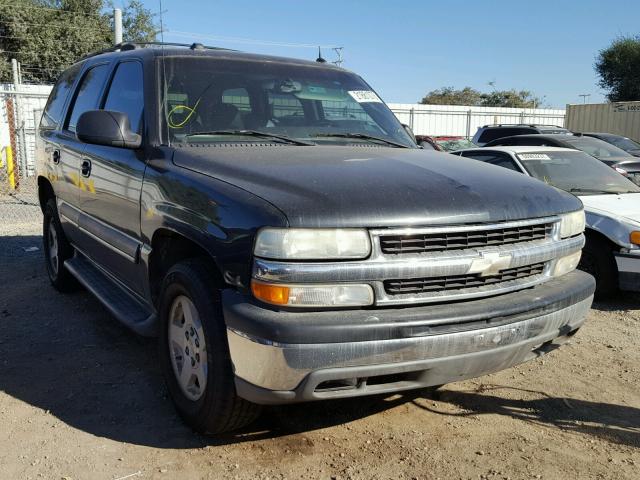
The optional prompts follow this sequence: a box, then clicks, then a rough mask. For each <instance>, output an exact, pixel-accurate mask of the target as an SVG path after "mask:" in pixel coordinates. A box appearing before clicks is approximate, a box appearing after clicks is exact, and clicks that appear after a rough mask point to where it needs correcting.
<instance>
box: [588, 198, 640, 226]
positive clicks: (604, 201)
mask: <svg viewBox="0 0 640 480" xmlns="http://www.w3.org/2000/svg"><path fill="white" fill-rule="evenodd" d="M580 199H581V200H582V203H583V204H584V209H585V210H586V211H587V213H588V212H594V213H597V214H599V215H602V216H607V217H613V218H623V219H626V220H631V221H632V222H637V223H639V224H640V193H623V194H619V195H583V196H581V197H580Z"/></svg>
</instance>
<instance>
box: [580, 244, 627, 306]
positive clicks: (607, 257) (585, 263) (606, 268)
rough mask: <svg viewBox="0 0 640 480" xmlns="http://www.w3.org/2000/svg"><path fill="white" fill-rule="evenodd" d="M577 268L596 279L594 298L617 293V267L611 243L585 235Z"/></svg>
mask: <svg viewBox="0 0 640 480" xmlns="http://www.w3.org/2000/svg"><path fill="white" fill-rule="evenodd" d="M578 268H579V269H580V270H582V271H584V272H587V273H589V274H591V275H593V277H594V278H595V279H596V292H595V299H596V300H604V299H607V298H610V297H611V296H613V295H614V294H615V293H617V291H618V267H617V265H616V261H615V258H614V257H613V250H612V248H611V245H610V244H609V243H608V242H607V241H606V240H603V239H601V238H599V237H593V236H587V242H586V244H585V246H584V248H583V249H582V257H581V258H580V263H579V265H578Z"/></svg>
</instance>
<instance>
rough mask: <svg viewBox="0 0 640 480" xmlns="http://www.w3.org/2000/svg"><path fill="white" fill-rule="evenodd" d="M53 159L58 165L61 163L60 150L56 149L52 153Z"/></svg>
mask: <svg viewBox="0 0 640 480" xmlns="http://www.w3.org/2000/svg"><path fill="white" fill-rule="evenodd" d="M51 160H53V163H54V165H58V164H59V163H60V150H54V151H53V153H52V154H51Z"/></svg>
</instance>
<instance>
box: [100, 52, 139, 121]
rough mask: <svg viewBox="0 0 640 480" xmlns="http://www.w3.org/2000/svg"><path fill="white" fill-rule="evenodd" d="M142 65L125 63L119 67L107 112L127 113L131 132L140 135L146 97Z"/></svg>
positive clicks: (109, 96)
mask: <svg viewBox="0 0 640 480" xmlns="http://www.w3.org/2000/svg"><path fill="white" fill-rule="evenodd" d="M142 85H143V84H142V65H141V64H140V63H139V62H124V63H121V64H120V65H118V68H117V69H116V73H115V75H114V76H113V81H112V82H111V86H110V87H109V93H108V95H107V100H106V102H105V104H104V109H105V110H111V111H114V112H122V113H126V114H127V116H128V117H129V123H130V124H131V130H132V131H134V132H137V133H140V131H141V127H142V113H143V109H144V95H143V88H142Z"/></svg>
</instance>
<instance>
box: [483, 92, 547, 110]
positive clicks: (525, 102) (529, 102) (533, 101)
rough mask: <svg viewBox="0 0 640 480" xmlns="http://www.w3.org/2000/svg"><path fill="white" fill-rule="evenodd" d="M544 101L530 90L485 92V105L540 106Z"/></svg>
mask: <svg viewBox="0 0 640 480" xmlns="http://www.w3.org/2000/svg"><path fill="white" fill-rule="evenodd" d="M541 103H542V101H541V100H540V99H539V98H538V97H535V96H534V95H533V94H532V93H531V92H529V91H528V90H520V91H519V92H518V91H516V90H496V91H493V92H491V93H483V94H482V99H481V102H480V105H481V106H483V107H510V108H538V106H539V105H540V104H541Z"/></svg>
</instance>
